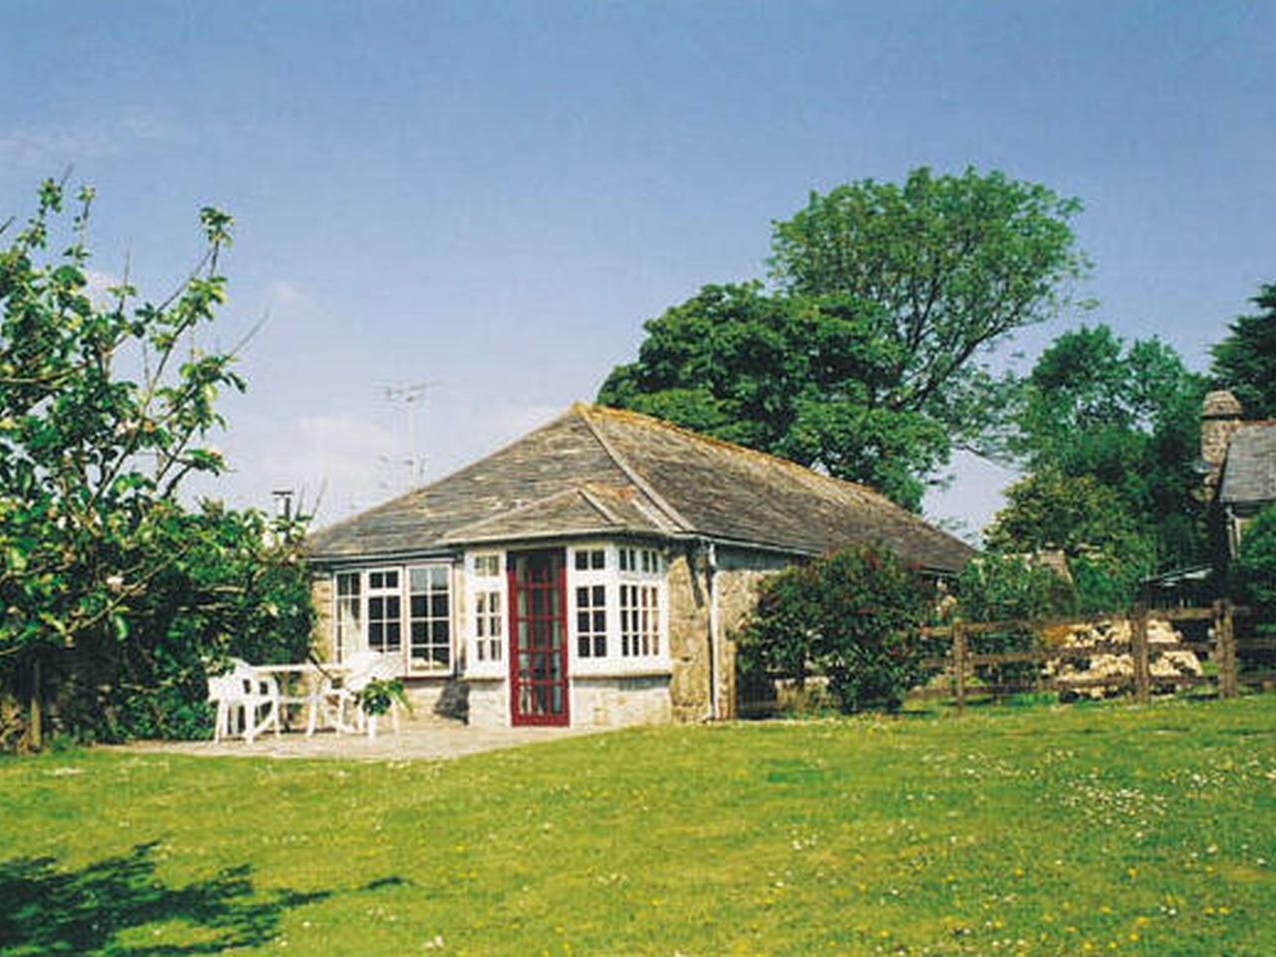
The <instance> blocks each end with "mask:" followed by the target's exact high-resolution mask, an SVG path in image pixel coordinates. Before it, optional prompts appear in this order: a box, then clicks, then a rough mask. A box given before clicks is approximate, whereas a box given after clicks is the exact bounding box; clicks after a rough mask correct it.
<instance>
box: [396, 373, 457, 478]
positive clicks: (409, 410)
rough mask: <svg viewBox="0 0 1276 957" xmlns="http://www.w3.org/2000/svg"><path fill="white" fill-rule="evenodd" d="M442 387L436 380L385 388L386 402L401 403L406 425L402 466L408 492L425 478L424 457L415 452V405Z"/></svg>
mask: <svg viewBox="0 0 1276 957" xmlns="http://www.w3.org/2000/svg"><path fill="white" fill-rule="evenodd" d="M441 385H443V383H442V382H440V381H438V380H430V381H428V382H417V383H414V384H412V385H398V386H395V385H392V386H386V389H385V398H386V401H387V402H402V403H403V409H404V415H405V417H406V418H407V425H408V455H407V458H405V459H403V460H402V464H403V465H405V466H407V469H408V490H409V491H411V490H412V489H414V488H416V487H417V486H418V485H420V484H421V482H422V480H423V479H424V478H425V456H424V455H421V454H419V453H418V452H417V445H416V411H417V404H418V403H419V402H420V401H421V400H422V399H424V398H425V394H426V392H428V391H429V390H430V389H433V388H436V387H437V386H441Z"/></svg>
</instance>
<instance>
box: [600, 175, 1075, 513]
mask: <svg viewBox="0 0 1276 957" xmlns="http://www.w3.org/2000/svg"><path fill="white" fill-rule="evenodd" d="M1078 209H1079V205H1078V203H1077V202H1076V201H1075V200H1067V199H1060V198H1059V197H1057V196H1056V195H1055V194H1054V193H1052V192H1051V191H1050V190H1048V189H1046V188H1045V187H1042V186H1037V185H1034V184H1027V183H1020V182H1017V181H1014V180H1011V179H1008V178H1007V177H1005V176H1004V175H1002V174H1000V173H990V174H987V175H980V174H978V173H976V172H974V171H973V170H968V171H966V173H964V174H963V175H961V176H934V175H933V174H932V173H931V172H930V171H929V170H926V169H918V170H914V171H913V172H912V173H910V174H909V176H908V178H907V180H906V182H905V183H904V184H903V185H894V184H889V183H877V182H874V181H872V180H865V181H863V182H859V183H855V184H852V185H848V186H842V187H839V188H837V189H835V190H833V191H832V192H830V193H829V194H828V195H827V196H821V195H819V194H812V196H811V199H810V201H809V203H808V204H807V206H806V207H805V208H804V209H803V210H801V211H800V212H799V213H798V214H797V215H795V216H794V217H793V219H791V220H788V221H784V222H778V223H775V224H774V234H773V256H772V258H771V274H772V278H773V280H774V282H775V286H774V287H773V288H772V289H770V290H768V289H765V288H764V287H763V286H762V285H761V284H759V283H747V284H743V285H733V286H706V287H705V288H703V289H702V290H701V291H700V292H699V293H698V294H697V295H696V296H694V297H693V298H692V299H690V300H688V301H687V302H685V303H683V304H681V305H678V306H674V307H673V308H671V309H669V310H668V311H667V312H665V313H664V314H663V315H662V316H660V317H658V318H656V319H653V320H651V321H649V322H648V323H647V325H646V327H645V328H646V331H647V338H646V340H645V341H644V342H643V344H642V346H641V348H640V351H639V356H638V360H637V361H636V362H634V363H630V364H627V365H622V366H618V367H617V368H616V369H614V370H613V371H612V373H611V375H610V376H609V377H608V379H607V380H606V382H605V383H604V384H603V386H602V389H601V390H600V392H599V401H600V402H603V403H604V404H608V405H615V406H621V407H625V408H633V409H637V410H639V411H645V412H648V413H650V414H654V415H658V416H662V417H664V418H667V419H670V420H672V421H675V422H678V423H679V424H682V425H685V426H687V427H689V428H694V429H698V430H701V431H705V432H708V433H709V434H712V435H716V436H718V437H721V438H725V439H728V440H732V441H736V442H741V443H743V444H746V445H750V446H752V447H755V448H760V449H763V450H764V451H768V452H772V453H774V454H778V455H782V456H786V457H788V458H792V459H794V460H796V461H799V462H801V463H803V464H807V465H812V466H815V467H818V468H823V469H825V470H827V471H828V472H829V473H830V474H832V475H836V476H838V477H841V478H846V479H852V480H856V481H862V482H866V483H868V484H870V485H873V486H875V487H877V488H879V489H881V490H882V491H883V492H885V493H886V494H887V495H889V496H891V497H892V498H894V499H895V500H896V501H898V502H900V503H901V504H904V505H906V506H908V507H911V508H917V507H918V506H919V505H920V501H921V496H922V492H923V490H924V488H925V482H926V480H927V479H928V478H930V477H932V476H933V474H934V472H935V470H936V469H937V468H938V467H940V466H942V465H943V464H944V463H946V462H947V460H948V458H949V456H950V454H951V452H952V449H953V448H954V446H965V447H969V448H976V449H979V450H984V449H986V448H987V447H988V445H989V444H990V443H991V440H992V437H993V435H994V434H995V433H996V430H995V429H994V426H995V425H996V424H997V423H998V422H999V411H1000V409H1002V408H1003V407H1004V403H1003V402H1001V401H1000V398H999V397H1000V394H1001V392H1002V390H1004V388H1005V385H1004V383H1003V382H1000V381H997V380H995V379H994V378H993V376H992V375H990V374H989V372H988V370H987V369H986V368H985V367H984V365H983V364H982V358H983V357H984V355H985V354H986V352H987V350H989V349H990V348H991V347H992V346H994V345H995V344H996V343H998V342H1000V341H1001V340H1002V339H1004V338H1005V337H1006V336H1008V335H1010V334H1011V333H1012V332H1013V331H1014V330H1016V329H1019V328H1021V327H1023V326H1026V325H1030V324H1032V323H1036V322H1039V321H1042V320H1044V319H1046V318H1049V317H1050V316H1052V315H1055V314H1056V313H1057V312H1058V311H1059V310H1060V309H1061V308H1063V307H1064V306H1065V305H1067V304H1069V303H1071V302H1073V299H1072V297H1071V285H1072V282H1073V281H1074V280H1076V279H1078V278H1080V277H1081V276H1083V275H1084V273H1085V271H1086V268H1087V265H1086V261H1085V258H1084V256H1083V255H1082V254H1081V253H1080V252H1079V251H1078V249H1077V248H1076V243H1075V238H1074V236H1073V233H1072V229H1071V226H1070V220H1071V218H1072V217H1073V216H1074V215H1075V214H1076V212H1077V211H1078Z"/></svg>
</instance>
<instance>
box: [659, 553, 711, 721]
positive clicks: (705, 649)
mask: <svg viewBox="0 0 1276 957" xmlns="http://www.w3.org/2000/svg"><path fill="white" fill-rule="evenodd" d="M667 580H668V583H669V589H668V595H669V664H670V667H671V669H672V676H671V678H670V681H669V703H670V709H671V711H670V715H671V717H672V719H673V720H675V721H701V720H703V719H705V718H706V717H708V715H709V596H708V592H707V591H706V590H705V581H704V574H703V558H702V557H701V556H699V555H694V556H693V555H691V554H682V555H678V556H677V557H674V558H671V559H670V561H669V570H668V579H667Z"/></svg>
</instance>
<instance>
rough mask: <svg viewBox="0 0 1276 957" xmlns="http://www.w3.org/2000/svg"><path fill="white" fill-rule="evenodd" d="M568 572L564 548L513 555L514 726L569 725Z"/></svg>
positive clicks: (512, 691) (510, 589)
mask: <svg viewBox="0 0 1276 957" xmlns="http://www.w3.org/2000/svg"><path fill="white" fill-rule="evenodd" d="M565 568H566V564H565V561H564V552H563V550H562V549H558V550H548V551H536V552H514V553H511V555H510V557H509V591H510V595H511V596H512V600H511V605H512V606H513V607H512V608H511V609H510V613H511V627H510V632H511V638H512V639H513V642H514V653H513V654H512V655H510V716H511V720H512V722H513V723H514V724H516V725H522V724H556V725H565V724H567V723H568V721H569V715H568V696H567V603H566V601H565V600H564V599H565V594H566V586H567V581H566V572H565Z"/></svg>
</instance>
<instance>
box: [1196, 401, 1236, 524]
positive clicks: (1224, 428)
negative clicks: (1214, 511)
mask: <svg viewBox="0 0 1276 957" xmlns="http://www.w3.org/2000/svg"><path fill="white" fill-rule="evenodd" d="M1240 427H1241V404H1240V403H1239V402H1238V401H1236V396H1234V395H1232V393H1230V392H1228V391H1227V390H1226V389H1218V390H1216V391H1214V392H1210V393H1207V394H1206V396H1205V402H1204V403H1202V405H1201V459H1202V461H1203V463H1204V468H1202V470H1201V471H1202V473H1203V475H1204V479H1205V500H1206V501H1207V502H1212V501H1213V500H1214V497H1215V495H1217V493H1218V483H1219V481H1220V480H1221V479H1222V477H1223V463H1224V462H1226V461H1227V447H1228V445H1230V444H1231V441H1232V436H1233V435H1235V434H1236V430H1237V429H1239V428H1240Z"/></svg>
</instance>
